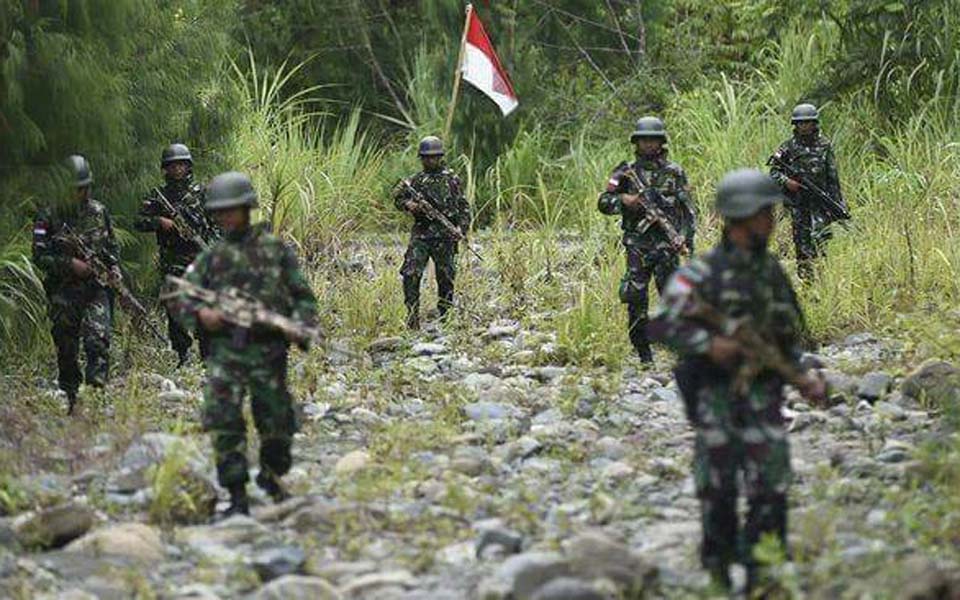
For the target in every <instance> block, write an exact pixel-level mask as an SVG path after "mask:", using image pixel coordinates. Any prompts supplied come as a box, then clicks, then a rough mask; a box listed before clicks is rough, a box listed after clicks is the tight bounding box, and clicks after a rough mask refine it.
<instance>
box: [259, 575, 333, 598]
mask: <svg viewBox="0 0 960 600" xmlns="http://www.w3.org/2000/svg"><path fill="white" fill-rule="evenodd" d="M342 598H343V595H341V594H340V592H338V591H337V589H336V588H335V587H333V586H332V585H330V584H329V583H327V582H326V581H325V580H323V579H320V578H319V577H307V576H304V575H285V576H283V577H280V578H279V579H274V580H273V581H271V582H270V583H268V584H267V585H265V586H263V587H262V588H260V590H258V591H257V593H256V594H255V595H254V596H253V599H254V600H341V599H342Z"/></svg>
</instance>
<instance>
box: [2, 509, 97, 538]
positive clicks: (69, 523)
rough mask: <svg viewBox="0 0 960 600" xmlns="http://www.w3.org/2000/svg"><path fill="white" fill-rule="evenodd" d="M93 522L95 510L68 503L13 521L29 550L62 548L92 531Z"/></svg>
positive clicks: (15, 530) (22, 516) (15, 531)
mask: <svg viewBox="0 0 960 600" xmlns="http://www.w3.org/2000/svg"><path fill="white" fill-rule="evenodd" d="M94 520H95V517H94V512H93V509H92V508H90V507H89V506H86V505H84V504H79V503H77V502H67V503H65V504H60V505H59V506H54V507H51V508H45V509H42V510H40V511H38V512H34V513H27V514H25V515H21V518H19V519H17V520H16V521H15V522H14V533H15V534H16V537H17V541H18V542H19V543H20V545H21V546H24V547H27V548H60V547H61V546H64V545H65V544H67V543H69V542H71V541H73V540H75V539H77V538H78V537H80V536H82V535H83V534H85V533H86V532H87V531H89V530H90V528H91V527H93V524H94Z"/></svg>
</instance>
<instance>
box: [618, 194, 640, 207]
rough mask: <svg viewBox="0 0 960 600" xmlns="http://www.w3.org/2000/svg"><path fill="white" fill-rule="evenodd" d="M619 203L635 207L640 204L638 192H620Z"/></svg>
mask: <svg viewBox="0 0 960 600" xmlns="http://www.w3.org/2000/svg"><path fill="white" fill-rule="evenodd" d="M620 204H622V205H623V206H624V207H626V208H637V207H638V206H640V195H639V194H620Z"/></svg>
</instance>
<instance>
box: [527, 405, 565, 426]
mask: <svg viewBox="0 0 960 600" xmlns="http://www.w3.org/2000/svg"><path fill="white" fill-rule="evenodd" d="M562 420H563V413H562V412H561V411H560V409H559V408H548V409H547V410H545V411H543V412H540V413H537V414H536V415H535V416H534V417H533V419H532V420H531V424H533V425H553V424H554V423H559V422H560V421H562Z"/></svg>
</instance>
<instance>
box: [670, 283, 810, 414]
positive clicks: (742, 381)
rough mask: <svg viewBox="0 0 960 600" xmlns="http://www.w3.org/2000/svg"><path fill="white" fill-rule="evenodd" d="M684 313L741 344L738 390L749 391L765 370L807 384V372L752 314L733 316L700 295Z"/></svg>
mask: <svg viewBox="0 0 960 600" xmlns="http://www.w3.org/2000/svg"><path fill="white" fill-rule="evenodd" d="M683 314H684V316H685V317H688V318H691V319H693V320H695V321H699V322H701V323H703V324H704V325H706V326H707V327H709V328H710V329H712V330H714V331H715V332H717V333H720V334H721V335H725V336H727V337H730V338H732V339H734V340H735V341H736V342H737V343H739V344H740V351H741V352H742V353H743V355H744V359H743V362H742V364H741V365H740V368H739V369H738V370H737V372H736V375H735V376H734V378H733V382H732V386H731V387H732V389H733V391H734V393H736V394H739V395H746V394H747V392H748V391H749V389H750V384H751V383H752V382H753V380H754V379H756V378H757V376H758V375H760V373H762V372H763V371H773V372H774V373H776V374H777V375H779V376H780V377H781V378H783V380H784V381H785V382H786V383H789V384H790V385H792V386H794V387H795V388H797V389H802V388H803V387H804V386H805V385H806V383H807V379H806V374H805V373H804V372H803V371H802V370H800V369H799V368H798V367H797V366H796V364H795V363H794V361H792V360H790V358H789V357H787V356H786V355H785V354H784V353H783V351H781V350H780V347H779V346H778V345H777V344H776V343H774V342H773V341H771V340H769V339H767V338H765V337H764V336H763V335H762V334H761V333H760V332H759V331H757V329H756V328H755V327H754V326H753V325H752V324H751V322H750V319H749V317H745V318H740V319H734V318H732V317H729V316H727V315H725V314H723V313H721V312H720V311H719V310H717V308H716V307H714V306H712V305H711V304H709V303H708V302H706V301H705V300H703V298H700V297H694V299H693V305H692V306H691V307H690V308H688V309H687V310H685V311H684V313H683Z"/></svg>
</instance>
